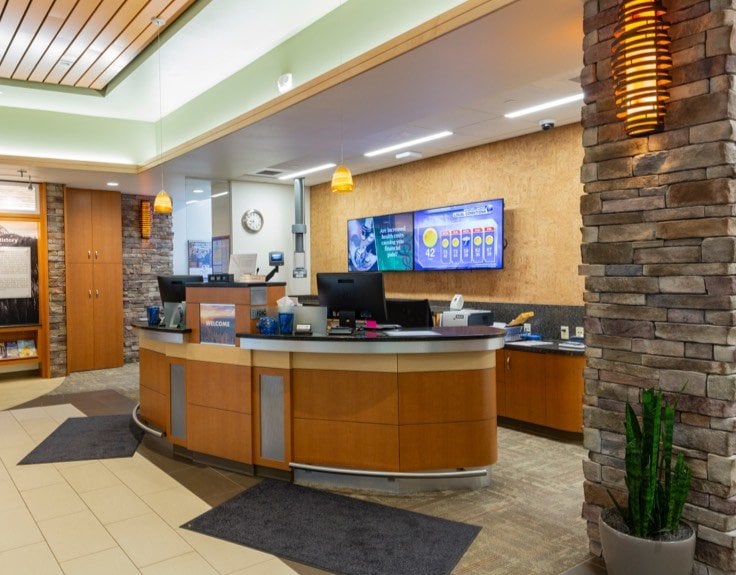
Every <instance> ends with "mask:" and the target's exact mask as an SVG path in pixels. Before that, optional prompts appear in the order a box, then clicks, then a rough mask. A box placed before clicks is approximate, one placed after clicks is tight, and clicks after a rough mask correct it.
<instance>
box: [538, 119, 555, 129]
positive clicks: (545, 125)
mask: <svg viewBox="0 0 736 575" xmlns="http://www.w3.org/2000/svg"><path fill="white" fill-rule="evenodd" d="M539 126H540V127H541V128H542V130H544V131H545V132H546V131H547V130H551V129H552V128H554V127H555V121H554V120H553V119H547V120H539Z"/></svg>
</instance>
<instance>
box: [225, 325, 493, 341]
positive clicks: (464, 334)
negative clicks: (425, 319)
mask: <svg viewBox="0 0 736 575" xmlns="http://www.w3.org/2000/svg"><path fill="white" fill-rule="evenodd" d="M396 331H400V332H401V333H402V334H405V335H388V334H387V333H386V332H385V331H382V330H371V329H366V330H358V331H356V332H355V333H353V334H351V335H317V334H312V335H288V334H287V335H281V334H276V335H263V334H260V333H236V334H235V335H236V337H241V338H255V339H283V340H297V341H299V340H301V341H341V342H350V341H355V342H367V341H376V340H377V341H422V340H425V341H442V340H458V339H478V338H495V337H503V336H504V333H505V332H504V330H502V329H498V328H495V327H487V326H467V327H433V328H412V329H402V330H396ZM427 331H431V332H433V333H434V334H435V335H416V334H418V333H425V332H427ZM412 333H414V334H415V335H412Z"/></svg>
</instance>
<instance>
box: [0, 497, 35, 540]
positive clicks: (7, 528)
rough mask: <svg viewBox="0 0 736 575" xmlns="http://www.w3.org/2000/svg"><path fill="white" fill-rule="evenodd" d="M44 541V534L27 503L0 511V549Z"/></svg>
mask: <svg viewBox="0 0 736 575" xmlns="http://www.w3.org/2000/svg"><path fill="white" fill-rule="evenodd" d="M42 541H43V535H42V534H41V532H40V531H39V530H38V527H37V526H36V522H35V521H34V520H33V517H31V513H30V512H29V511H28V509H26V507H25V505H24V506H23V507H14V508H12V509H6V510H4V511H0V551H7V550H9V549H16V548H18V547H24V546H26V545H32V544H33V543H40V542H42Z"/></svg>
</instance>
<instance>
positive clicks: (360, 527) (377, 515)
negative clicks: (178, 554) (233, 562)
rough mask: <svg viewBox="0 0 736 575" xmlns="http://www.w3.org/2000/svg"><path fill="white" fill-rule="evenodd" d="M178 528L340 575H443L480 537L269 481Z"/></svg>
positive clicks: (458, 526) (461, 527)
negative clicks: (476, 537)
mask: <svg viewBox="0 0 736 575" xmlns="http://www.w3.org/2000/svg"><path fill="white" fill-rule="evenodd" d="M182 527H184V528H186V529H190V530H192V531H197V532H199V533H203V534H206V535H211V536H213V537H218V538H220V539H225V540H226V541H231V542H233V543H239V544H241V545H245V546H248V547H252V548H255V549H259V550H261V551H265V552H267V553H271V554H273V555H277V556H279V557H282V558H285V559H291V560H293V561H297V562H299V563H303V564H307V565H311V566H313V567H318V568H320V569H324V570H326V571H330V572H332V573H339V574H343V575H379V574H386V575H447V574H449V573H450V572H451V571H452V569H453V567H454V566H455V565H456V564H457V562H458V561H459V560H460V558H461V557H462V556H463V553H465V551H466V550H467V548H468V546H469V545H470V544H471V543H472V542H473V539H475V536H476V535H477V534H478V532H479V531H480V527H477V526H475V525H468V524H466V523H458V522H456V521H449V520H447V519H440V518H437V517H431V516H428V515H423V514H420V513H415V512H413V511H405V510H403V509H396V508H394V507H388V506H386V505H381V504H378V503H373V502H368V501H362V500H360V499H355V498H352V497H346V496H343V495H337V494H334V493H329V492H326V491H321V490H317V489H311V488H309V487H303V486H300V485H294V484H291V483H287V482H282V481H275V480H270V479H264V480H263V481H261V482H260V483H258V484H257V485H255V486H253V487H251V488H249V489H247V490H246V491H243V492H242V493H240V494H238V495H236V496H235V497H233V498H232V499H230V500H228V501H226V502H225V503H223V504H222V505H219V506H218V507H215V508H213V509H211V510H209V511H207V512H206V513H203V514H202V515H200V516H199V517H196V518H195V519H192V520H191V521H189V522H187V523H185V524H184V525H182Z"/></svg>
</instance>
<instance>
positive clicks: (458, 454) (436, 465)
mask: <svg viewBox="0 0 736 575" xmlns="http://www.w3.org/2000/svg"><path fill="white" fill-rule="evenodd" d="M496 434H497V430H496V419H495V418H493V419H487V420H483V421H465V422H455V423H434V424H419V425H401V426H399V440H400V442H401V471H419V470H437V469H457V468H459V467H485V466H487V465H491V464H492V463H495V462H496V460H497V459H498V452H497V448H496Z"/></svg>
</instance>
